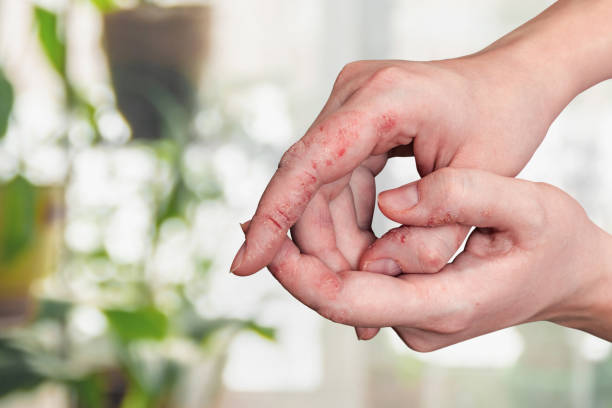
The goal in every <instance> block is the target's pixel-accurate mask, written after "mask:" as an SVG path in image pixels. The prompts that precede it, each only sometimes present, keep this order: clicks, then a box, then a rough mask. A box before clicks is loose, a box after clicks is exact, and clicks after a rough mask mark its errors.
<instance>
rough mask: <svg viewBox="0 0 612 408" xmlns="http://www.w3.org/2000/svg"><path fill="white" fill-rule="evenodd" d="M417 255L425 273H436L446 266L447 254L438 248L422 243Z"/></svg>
mask: <svg viewBox="0 0 612 408" xmlns="http://www.w3.org/2000/svg"><path fill="white" fill-rule="evenodd" d="M417 256H418V258H419V263H420V265H421V270H422V272H423V273H435V272H438V271H440V269H442V268H444V266H446V262H447V259H446V256H445V254H443V253H442V251H441V250H440V249H438V248H434V247H431V246H429V245H424V244H421V245H419V252H418V254H417Z"/></svg>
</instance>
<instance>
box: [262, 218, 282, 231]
mask: <svg viewBox="0 0 612 408" xmlns="http://www.w3.org/2000/svg"><path fill="white" fill-rule="evenodd" d="M266 218H267V219H268V221H270V222H271V223H272V224H274V225H276V227H277V228H278V229H279V230H282V229H283V227H281V225H280V224H279V223H278V221H276V220H275V219H274V217H271V216H269V215H267V216H266Z"/></svg>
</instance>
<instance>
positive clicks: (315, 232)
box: [291, 192, 351, 272]
mask: <svg viewBox="0 0 612 408" xmlns="http://www.w3.org/2000/svg"><path fill="white" fill-rule="evenodd" d="M291 236H292V237H293V239H294V241H295V243H296V244H297V245H298V247H299V248H300V250H301V251H302V252H303V253H304V254H308V255H313V256H315V257H317V258H319V259H321V261H323V262H324V263H325V265H327V266H328V267H329V268H330V269H331V270H333V271H334V272H337V271H342V270H347V269H351V265H350V264H349V262H348V261H347V260H346V258H345V256H344V255H343V254H342V252H341V251H340V250H339V249H338V246H337V244H336V232H335V230H334V222H333V220H332V215H331V213H330V209H329V202H328V200H327V199H326V198H325V196H324V194H322V193H321V192H319V193H317V194H316V195H315V197H314V198H313V200H312V201H311V202H310V204H309V205H308V207H307V208H306V210H305V211H304V214H303V215H302V217H300V219H299V220H298V222H297V223H296V224H295V226H294V227H293V228H292V230H291Z"/></svg>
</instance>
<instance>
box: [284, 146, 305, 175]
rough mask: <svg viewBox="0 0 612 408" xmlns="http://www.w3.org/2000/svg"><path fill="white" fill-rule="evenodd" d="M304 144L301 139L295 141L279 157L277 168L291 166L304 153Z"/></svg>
mask: <svg viewBox="0 0 612 408" xmlns="http://www.w3.org/2000/svg"><path fill="white" fill-rule="evenodd" d="M305 151H306V145H305V143H304V141H303V140H302V139H300V140H298V141H297V142H295V143H294V144H293V145H292V146H291V147H290V148H289V149H287V151H286V152H285V153H284V154H283V156H282V157H281V159H280V161H279V163H278V168H279V169H285V168H291V167H292V166H294V165H295V163H296V162H297V161H298V160H299V159H300V158H301V157H302V156H303V155H304V152H305Z"/></svg>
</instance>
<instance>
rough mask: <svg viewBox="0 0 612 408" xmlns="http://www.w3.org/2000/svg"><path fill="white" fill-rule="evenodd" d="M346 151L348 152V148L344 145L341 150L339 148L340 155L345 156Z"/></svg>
mask: <svg viewBox="0 0 612 408" xmlns="http://www.w3.org/2000/svg"><path fill="white" fill-rule="evenodd" d="M344 153H346V148H344V147H343V148H341V149H340V150H338V157H342V156H344Z"/></svg>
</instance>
